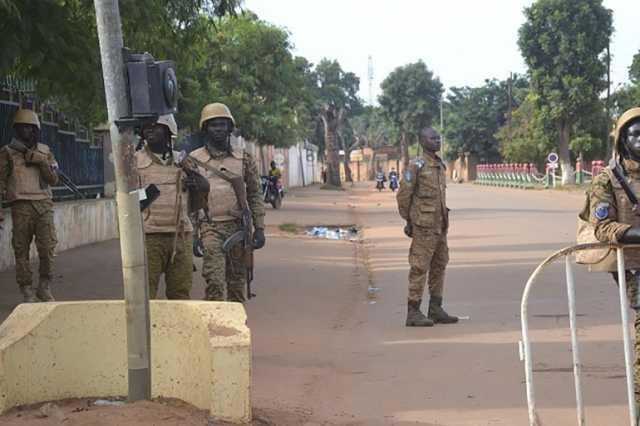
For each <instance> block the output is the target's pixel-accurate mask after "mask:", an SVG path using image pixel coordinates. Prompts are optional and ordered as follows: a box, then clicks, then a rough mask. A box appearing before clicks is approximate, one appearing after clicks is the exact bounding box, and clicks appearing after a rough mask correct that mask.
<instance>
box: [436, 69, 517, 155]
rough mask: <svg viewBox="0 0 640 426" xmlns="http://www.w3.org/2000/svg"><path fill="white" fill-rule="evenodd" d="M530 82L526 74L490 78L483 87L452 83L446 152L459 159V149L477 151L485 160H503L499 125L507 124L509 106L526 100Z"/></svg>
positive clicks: (447, 112) (448, 110)
mask: <svg viewBox="0 0 640 426" xmlns="http://www.w3.org/2000/svg"><path fill="white" fill-rule="evenodd" d="M527 88H528V82H527V80H526V79H525V78H523V77H522V76H518V75H516V76H515V77H513V78H511V79H509V80H505V81H498V80H496V79H493V80H486V81H485V84H484V85H483V86H481V87H476V88H471V87H452V88H451V89H450V91H451V93H450V94H449V95H448V96H447V104H446V106H445V111H446V114H445V117H446V126H445V137H446V141H447V145H446V149H447V152H445V156H446V157H447V158H449V159H455V158H456V155H457V154H458V153H459V152H473V153H475V154H477V155H478V156H479V159H480V161H481V162H488V163H493V162H497V161H499V160H500V146H499V143H498V140H497V139H496V133H497V132H498V129H499V128H500V127H502V126H503V125H505V124H507V122H508V120H509V109H510V108H511V110H515V109H516V108H517V107H518V105H519V104H520V103H521V102H522V100H523V98H524V96H525V94H526V91H527Z"/></svg>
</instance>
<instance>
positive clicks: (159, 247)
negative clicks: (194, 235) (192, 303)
mask: <svg viewBox="0 0 640 426" xmlns="http://www.w3.org/2000/svg"><path fill="white" fill-rule="evenodd" d="M175 235H176V234H174V233H153V234H146V235H145V246H146V248H147V268H148V274H149V298H151V299H155V298H156V297H157V293H158V283H159V282H160V276H161V275H162V274H164V281H165V284H166V287H167V288H166V296H167V299H190V296H189V292H190V291H191V284H192V278H193V252H192V251H191V244H192V242H191V241H192V240H191V233H190V232H187V233H184V235H178V240H177V242H176V254H175V257H174V258H173V261H172V259H171V257H172V254H173V242H174V239H175Z"/></svg>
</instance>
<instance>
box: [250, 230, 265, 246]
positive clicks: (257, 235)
mask: <svg viewBox="0 0 640 426" xmlns="http://www.w3.org/2000/svg"><path fill="white" fill-rule="evenodd" d="M266 242H267V240H266V238H265V236H264V229H262V228H256V231H255V232H254V233H253V248H254V249H255V250H260V249H261V248H262V247H264V245H265V243H266Z"/></svg>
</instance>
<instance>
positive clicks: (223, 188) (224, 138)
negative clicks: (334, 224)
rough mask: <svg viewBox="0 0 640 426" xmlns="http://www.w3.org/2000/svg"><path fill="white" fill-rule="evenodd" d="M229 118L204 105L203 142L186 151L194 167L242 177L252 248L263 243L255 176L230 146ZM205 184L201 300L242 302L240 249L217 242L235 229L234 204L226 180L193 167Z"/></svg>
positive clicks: (219, 107)
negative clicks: (203, 291) (251, 227)
mask: <svg viewBox="0 0 640 426" xmlns="http://www.w3.org/2000/svg"><path fill="white" fill-rule="evenodd" d="M234 127H235V121H234V119H233V116H232V115H231V112H230V111H229V108H227V106H226V105H224V104H220V103H213V104H209V105H206V106H205V107H204V108H203V109H202V113H201V115H200V130H201V131H202V134H203V137H204V140H205V146H203V147H202V148H199V149H197V150H195V151H193V152H192V153H191V157H193V158H194V159H195V160H196V161H197V162H198V163H199V164H200V165H206V166H207V167H208V168H214V169H217V170H223V169H224V170H225V171H226V172H227V173H232V174H235V175H239V176H242V177H243V180H244V183H245V185H246V193H247V202H248V205H249V208H250V209H251V213H252V216H253V224H254V227H255V232H254V241H253V248H255V249H260V248H262V247H264V244H265V235H264V214H265V211H264V204H263V201H262V197H261V195H262V194H261V192H260V174H259V173H258V168H257V166H256V163H255V161H254V159H253V157H252V156H251V155H250V154H249V153H247V152H244V151H242V150H237V149H234V148H233V147H232V145H231V132H232V131H233V129H234ZM199 170H200V172H201V173H202V174H203V175H204V176H206V177H207V179H208V180H209V184H210V186H211V191H210V192H209V203H208V207H209V217H208V218H207V220H205V221H201V224H200V234H201V237H202V241H203V243H204V248H205V253H204V258H203V263H202V276H203V278H204V279H205V281H206V283H207V288H206V295H205V299H206V300H218V301H223V300H227V301H231V302H244V301H245V300H246V299H247V297H248V295H247V294H246V286H247V270H246V264H245V258H244V252H243V248H242V247H241V245H240V244H236V245H235V246H234V247H233V248H232V249H231V251H230V252H229V253H225V252H224V251H223V248H222V245H223V243H224V242H225V241H226V240H227V239H228V238H229V237H230V236H231V235H233V234H234V233H235V232H237V231H239V230H240V220H239V218H240V212H241V210H240V205H239V202H238V199H237V198H236V195H235V192H234V191H233V188H232V186H231V184H230V183H229V182H227V181H226V180H224V179H223V178H221V177H220V176H218V175H217V174H215V173H213V172H211V171H210V170H207V169H206V168H204V167H199Z"/></svg>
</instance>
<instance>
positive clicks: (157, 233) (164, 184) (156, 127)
mask: <svg viewBox="0 0 640 426" xmlns="http://www.w3.org/2000/svg"><path fill="white" fill-rule="evenodd" d="M177 134H178V127H177V125H176V122H175V119H174V118H173V115H171V114H169V115H162V116H160V117H159V118H158V120H157V121H156V122H155V123H151V124H147V125H145V126H144V127H143V128H142V138H143V140H144V141H145V142H146V145H144V147H143V148H142V149H141V150H139V151H137V152H136V154H135V156H136V164H137V168H138V176H139V179H140V187H141V188H146V187H148V186H149V185H152V184H153V185H156V187H157V188H158V189H159V190H160V194H159V196H158V198H157V199H156V200H155V201H154V202H153V203H152V204H151V205H150V206H149V207H147V208H146V209H145V210H144V211H143V212H142V217H143V226H144V232H145V246H146V250H147V263H148V265H147V266H148V275H149V297H150V298H155V297H156V294H157V292H158V283H159V281H160V275H162V274H163V273H164V276H165V284H166V296H167V299H189V298H190V297H189V292H190V291H191V285H192V276H193V271H192V268H193V257H192V251H191V244H192V237H191V232H192V231H193V227H192V225H191V222H190V220H189V211H188V207H191V208H194V201H195V200H198V199H201V198H202V197H201V196H200V194H205V196H206V193H208V192H209V183H208V182H207V180H206V179H205V178H204V177H202V176H201V175H198V174H197V173H192V176H190V177H188V176H186V175H185V172H184V171H183V169H182V168H180V167H178V165H177V164H176V161H177V159H178V155H179V153H178V152H175V151H173V148H172V144H171V136H172V135H173V136H176V135H177ZM195 209H196V210H197V209H198V207H195Z"/></svg>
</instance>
